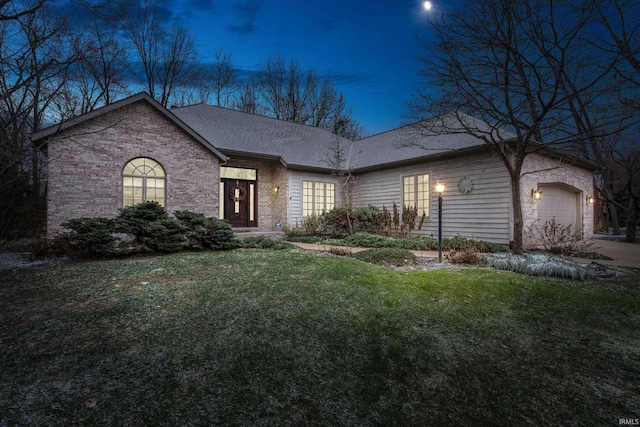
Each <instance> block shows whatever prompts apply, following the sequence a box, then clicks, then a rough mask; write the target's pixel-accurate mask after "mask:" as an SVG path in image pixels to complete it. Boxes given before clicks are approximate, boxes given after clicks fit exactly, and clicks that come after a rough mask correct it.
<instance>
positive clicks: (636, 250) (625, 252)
mask: <svg viewBox="0 0 640 427" xmlns="http://www.w3.org/2000/svg"><path fill="white" fill-rule="evenodd" d="M591 251H592V252H597V253H600V254H602V255H606V256H608V257H609V258H612V259H611V260H605V259H597V260H590V259H584V258H572V259H573V260H575V261H578V262H584V263H588V262H593V261H595V262H597V263H598V264H602V265H611V266H616V267H629V268H640V245H638V244H635V243H623V242H612V241H610V240H600V239H596V240H594V244H593V247H592V248H591Z"/></svg>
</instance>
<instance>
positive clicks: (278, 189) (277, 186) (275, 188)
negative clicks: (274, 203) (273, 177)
mask: <svg viewBox="0 0 640 427" xmlns="http://www.w3.org/2000/svg"><path fill="white" fill-rule="evenodd" d="M278 191H280V186H279V185H276V186H275V187H273V193H274V194H278Z"/></svg>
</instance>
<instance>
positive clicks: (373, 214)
mask: <svg viewBox="0 0 640 427" xmlns="http://www.w3.org/2000/svg"><path fill="white" fill-rule="evenodd" d="M380 215H382V212H381V211H380V209H378V208H377V207H375V206H372V205H369V206H366V207H360V208H353V210H352V213H351V216H352V218H353V231H354V232H364V233H377V232H378V218H379V217H380Z"/></svg>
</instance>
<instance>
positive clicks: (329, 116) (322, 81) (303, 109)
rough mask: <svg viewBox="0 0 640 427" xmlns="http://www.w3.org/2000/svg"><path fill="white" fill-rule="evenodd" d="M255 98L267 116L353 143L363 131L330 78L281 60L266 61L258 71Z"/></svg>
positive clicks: (292, 60)
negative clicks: (316, 128)
mask: <svg viewBox="0 0 640 427" xmlns="http://www.w3.org/2000/svg"><path fill="white" fill-rule="evenodd" d="M256 76H257V94H258V99H259V102H260V103H261V105H262V108H263V109H264V111H266V113H267V114H268V115H270V116H272V117H275V118H277V119H281V120H287V121H291V122H295V123H301V124H306V125H309V126H315V127H320V128H323V129H327V130H329V131H331V132H334V133H338V134H340V135H341V136H344V137H348V138H353V139H356V138H358V137H361V136H362V133H363V130H362V128H361V127H360V125H359V124H358V122H357V121H356V120H355V119H354V118H353V116H352V111H351V110H350V109H349V108H348V107H347V104H346V101H345V98H344V95H343V94H342V93H340V92H339V91H338V90H337V89H336V88H335V86H334V85H333V83H332V81H331V77H330V76H326V77H325V78H320V77H319V76H318V74H317V73H316V72H315V71H313V70H303V69H302V67H301V66H300V64H299V63H298V62H297V61H296V60H294V59H291V60H289V61H288V62H287V61H286V60H285V58H284V57H282V56H274V57H270V58H267V59H266V60H265V61H264V62H263V63H262V64H261V65H260V66H259V69H258V72H257V73H256Z"/></svg>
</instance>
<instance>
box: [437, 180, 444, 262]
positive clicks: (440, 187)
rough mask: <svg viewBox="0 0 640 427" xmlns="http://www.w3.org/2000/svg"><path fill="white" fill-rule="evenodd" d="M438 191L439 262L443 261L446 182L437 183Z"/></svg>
mask: <svg viewBox="0 0 640 427" xmlns="http://www.w3.org/2000/svg"><path fill="white" fill-rule="evenodd" d="M436 192H437V193H438V263H442V193H444V184H443V183H441V182H438V183H437V184H436Z"/></svg>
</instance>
